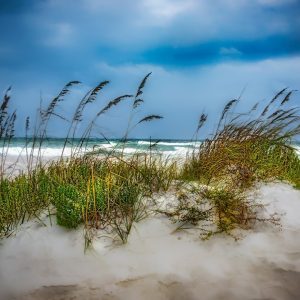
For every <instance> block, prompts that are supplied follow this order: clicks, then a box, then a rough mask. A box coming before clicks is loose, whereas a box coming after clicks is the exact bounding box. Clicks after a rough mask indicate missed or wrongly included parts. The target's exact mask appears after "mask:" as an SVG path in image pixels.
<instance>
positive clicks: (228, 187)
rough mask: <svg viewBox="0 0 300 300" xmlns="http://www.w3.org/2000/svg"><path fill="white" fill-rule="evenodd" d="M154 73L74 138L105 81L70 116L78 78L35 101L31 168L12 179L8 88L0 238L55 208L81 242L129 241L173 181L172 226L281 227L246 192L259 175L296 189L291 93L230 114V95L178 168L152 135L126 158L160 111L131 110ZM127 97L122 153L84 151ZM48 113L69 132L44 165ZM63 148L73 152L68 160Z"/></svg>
mask: <svg viewBox="0 0 300 300" xmlns="http://www.w3.org/2000/svg"><path fill="white" fill-rule="evenodd" d="M150 74H151V73H149V74H147V75H146V76H145V77H144V78H143V80H142V81H141V83H140V84H139V86H138V88H137V91H136V92H135V93H134V94H133V95H128V94H125V95H122V96H119V97H116V98H114V99H112V100H110V101H108V102H107V103H106V104H105V105H103V106H102V107H101V108H100V109H98V110H97V111H96V113H95V115H94V116H93V117H92V118H91V120H90V121H89V122H88V124H87V125H86V127H85V129H84V130H83V134H82V136H81V138H80V139H76V137H77V136H78V128H79V127H80V126H79V125H80V124H81V122H82V121H83V119H84V110H85V108H86V107H87V106H88V105H92V104H93V103H95V102H96V101H97V96H98V94H99V93H100V92H102V90H103V89H104V88H105V87H106V86H107V85H108V83H109V82H108V81H102V82H100V83H99V84H98V85H97V86H96V87H95V88H93V89H91V90H89V91H88V92H87V93H86V94H85V95H84V96H83V97H82V98H81V99H80V100H79V102H78V105H77V107H76V108H75V111H74V112H73V114H72V115H71V119H70V120H68V119H67V118H66V117H65V116H62V115H60V114H59V113H58V110H57V108H58V106H59V105H60V104H61V103H62V102H63V101H65V99H66V98H65V97H66V96H67V95H68V94H69V93H70V92H71V89H72V88H73V87H74V86H76V85H78V84H80V82H78V81H71V82H69V83H67V84H66V85H65V86H64V88H63V89H62V91H61V92H60V93H58V95H57V96H56V97H54V98H53V99H52V100H51V101H50V103H49V105H48V106H47V107H46V108H44V109H43V108H42V107H40V108H39V110H38V114H37V119H36V121H35V122H34V124H33V127H32V128H31V120H30V119H29V118H27V119H26V121H25V132H26V135H25V137H26V145H25V153H26V158H27V166H26V167H27V168H26V170H25V171H24V172H23V173H21V174H19V175H17V176H9V174H8V171H7V170H6V169H5V166H6V163H5V161H6V157H7V153H8V149H9V146H10V143H11V141H12V139H13V137H14V127H15V121H16V117H17V114H16V112H15V111H14V112H10V111H9V103H10V95H9V92H10V89H9V90H8V91H7V92H6V94H5V95H4V98H3V100H2V103H1V106H0V142H1V164H0V165H1V169H0V237H2V238H3V237H7V236H10V235H11V234H12V233H13V232H14V231H15V230H16V229H17V228H18V226H19V225H20V224H22V223H23V222H25V221H27V220H30V219H32V218H35V219H39V218H40V215H41V213H42V212H47V214H48V215H49V217H50V216H52V215H53V214H55V216H56V217H55V220H56V222H57V223H58V224H59V225H61V226H64V227H67V228H70V229H72V228H77V227H79V226H82V227H83V228H84V232H85V242H86V245H85V246H86V247H88V246H89V245H90V244H91V242H92V239H93V237H94V235H98V234H99V230H101V232H105V231H106V232H108V233H109V234H110V236H112V237H113V238H114V239H116V240H119V241H121V242H123V243H126V241H127V238H128V235H129V234H130V232H131V230H132V228H133V227H134V224H135V223H136V222H138V221H140V220H142V219H144V218H145V217H147V216H148V214H149V213H150V211H151V209H152V208H151V209H150V206H152V204H153V203H152V202H151V197H153V196H154V195H155V194H156V193H159V192H166V191H174V187H176V188H177V190H178V191H177V196H178V197H177V198H178V202H177V204H176V205H175V206H173V208H172V209H170V210H167V211H160V212H163V213H164V214H166V215H167V216H168V217H169V218H170V219H171V220H172V221H173V222H175V223H177V224H178V229H186V228H191V227H192V228H195V227H199V226H200V229H201V232H202V237H204V238H208V237H210V236H211V235H214V234H217V233H226V234H229V235H231V236H234V235H233V232H234V231H235V229H239V228H242V229H247V228H251V226H252V225H253V224H254V223H255V222H256V221H264V222H265V221H269V222H272V223H273V224H278V222H279V219H278V218H277V217H276V216H270V217H268V218H263V219H261V218H259V217H258V210H259V206H258V205H257V204H256V203H255V202H253V201H250V200H249V199H248V197H247V190H248V189H249V188H250V187H252V186H254V184H255V183H256V182H258V181H262V180H263V181H269V180H285V181H288V182H290V183H292V184H294V185H295V186H300V160H299V157H298V156H297V154H296V152H295V150H294V149H293V147H292V144H291V143H292V140H293V139H295V138H296V137H297V136H298V135H299V134H300V117H299V111H298V108H286V106H287V103H288V102H289V101H290V98H291V96H292V93H293V91H288V90H287V89H283V90H281V91H280V92H279V93H277V94H276V95H275V96H274V97H273V98H272V99H271V100H270V102H269V103H268V104H267V105H265V106H264V107H263V108H262V109H261V110H258V108H259V105H260V104H256V105H255V106H254V107H253V108H252V109H251V111H249V112H248V113H246V114H245V113H234V111H233V108H234V107H235V106H236V105H237V104H238V103H239V101H240V100H239V99H233V100H231V101H229V102H228V103H227V104H226V105H225V107H224V109H223V111H222V113H221V117H220V119H219V121H218V123H217V129H216V131H215V132H214V133H213V134H212V135H211V136H208V137H207V138H206V139H205V140H204V141H203V142H202V143H201V145H200V147H199V149H196V150H195V151H193V152H192V153H190V154H189V155H188V156H187V158H186V160H185V161H184V163H183V165H180V166H179V165H178V164H177V163H176V161H174V160H167V159H164V158H162V157H161V156H157V155H153V152H152V149H153V148H154V147H155V145H156V144H157V143H158V141H156V142H153V143H152V141H151V140H150V147H149V152H148V153H144V154H134V155H131V156H126V155H125V152H124V149H125V147H126V143H127V140H128V136H129V135H130V134H131V132H132V130H134V129H135V128H136V127H137V126H138V125H139V124H141V123H144V122H151V121H154V120H159V119H161V118H162V117H161V116H160V115H156V114H149V115H144V116H142V117H140V116H139V112H138V110H137V108H138V107H140V106H142V105H143V103H144V100H143V98H142V95H143V89H144V87H145V84H146V83H147V80H148V78H149V76H150ZM123 101H127V103H128V105H129V106H130V115H129V120H128V125H127V127H126V128H125V132H124V135H123V137H121V139H120V140H119V144H118V145H117V146H118V147H119V146H121V149H122V151H119V152H118V151H116V149H110V150H109V151H103V149H101V148H100V149H99V148H95V149H94V150H93V151H87V144H88V142H89V139H90V137H91V136H92V134H93V130H94V128H95V127H96V126H97V121H98V119H99V118H101V117H102V116H103V115H104V114H106V113H107V111H109V110H111V109H113V108H114V107H116V106H118V105H119V103H121V102H123ZM52 118H59V119H61V120H63V121H64V122H66V124H68V125H67V134H66V138H65V141H64V146H63V150H62V154H61V157H60V159H58V160H55V161H50V162H48V163H47V164H45V162H44V158H43V156H42V148H43V145H44V143H45V142H46V140H47V135H48V134H47V132H48V125H49V123H50V121H51V119H52ZM207 118H208V116H207V115H206V114H202V115H201V116H200V119H199V123H198V126H197V130H196V133H195V136H194V137H198V136H199V133H201V131H202V130H203V126H204V125H205V123H206V121H207ZM101 137H102V138H103V137H104V138H106V137H105V136H104V135H103V134H101ZM107 141H109V140H108V139H107ZM120 144H121V145H120ZM69 145H71V146H72V151H71V155H70V156H69V157H68V158H65V157H64V152H65V149H66V147H67V146H69ZM119 148H120V147H119ZM171 187H172V189H170V188H171Z"/></svg>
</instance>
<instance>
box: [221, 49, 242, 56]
mask: <svg viewBox="0 0 300 300" xmlns="http://www.w3.org/2000/svg"><path fill="white" fill-rule="evenodd" d="M220 54H221V55H229V56H230V55H241V54H242V52H241V51H239V50H238V49H236V48H234V47H230V48H226V47H221V48H220Z"/></svg>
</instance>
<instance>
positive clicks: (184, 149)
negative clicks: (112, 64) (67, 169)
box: [8, 138, 300, 156]
mask: <svg viewBox="0 0 300 300" xmlns="http://www.w3.org/2000/svg"><path fill="white" fill-rule="evenodd" d="M64 142H65V140H64V139H59V138H48V139H46V140H44V141H43V144H42V155H44V156H60V155H61V154H62V149H63V146H64ZM73 142H74V143H73V145H76V144H78V142H79V139H75V140H74V141H73ZM200 144H201V141H190V140H171V139H162V140H151V141H150V140H145V139H130V140H128V141H127V142H126V143H125V144H124V143H123V142H122V141H121V140H117V139H114V140H109V141H108V140H105V139H89V140H88V142H85V144H84V147H83V150H82V151H83V152H86V151H93V150H100V151H111V150H114V151H123V152H124V153H126V154H132V153H136V152H148V151H150V149H151V151H153V152H160V153H162V154H165V155H175V156H185V155H186V154H187V153H188V152H190V151H192V150H193V149H197V147H199V145H200ZM25 145H26V140H25V138H14V139H13V140H12V142H11V144H10V147H9V149H8V154H9V155H23V154H24V155H25V154H26V150H25ZM150 145H151V147H150ZM293 145H294V146H295V147H296V148H297V150H298V152H299V154H300V142H294V144H293ZM72 148H73V149H74V147H72V145H71V144H70V143H68V144H67V145H66V148H65V150H64V156H68V155H70V154H71V151H72ZM30 150H31V145H30V143H28V145H27V151H30ZM36 150H37V149H36Z"/></svg>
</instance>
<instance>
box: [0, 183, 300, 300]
mask: <svg viewBox="0 0 300 300" xmlns="http://www.w3.org/2000/svg"><path fill="white" fill-rule="evenodd" d="M170 197H171V196H170V195H162V196H161V199H160V200H161V201H162V202H163V201H164V200H168V201H170V200H171V199H170ZM256 197H257V201H259V202H261V203H264V204H267V206H266V211H265V212H264V213H265V214H270V213H272V212H278V213H280V214H281V224H282V227H281V228H278V227H274V226H273V225H271V224H257V225H256V226H255V227H254V229H253V230H249V231H245V232H241V234H243V236H244V237H243V239H241V240H239V241H235V240H233V239H232V238H230V237H228V236H223V235H218V236H214V237H212V238H211V239H210V240H208V241H202V240H201V239H200V238H199V232H197V231H196V230H195V231H187V232H178V233H172V232H173V230H174V224H172V223H171V222H170V221H169V220H168V219H167V218H165V217H163V216H152V217H150V218H148V219H145V220H143V221H142V222H140V223H138V224H136V225H135V228H134V229H133V231H132V233H131V234H130V236H129V240H128V243H127V244H126V245H122V246H117V245H114V244H112V243H111V241H110V239H108V238H105V237H99V238H97V239H96V240H95V241H94V243H93V249H91V250H89V251H88V252H86V253H84V240H83V232H82V229H80V230H73V231H68V230H65V229H63V228H60V227H58V226H56V225H53V226H50V225H49V219H45V220H44V221H45V223H47V224H48V226H44V225H42V224H41V223H38V222H37V221H31V222H28V223H26V224H24V225H23V226H22V227H21V228H20V230H19V231H18V232H17V233H16V234H15V235H14V236H12V237H10V238H8V239H5V240H3V241H2V242H1V243H2V244H1V245H0V299H1V300H2V299H5V300H6V299H18V300H19V299H21V300H22V299H26V300H29V299H31V300H32V299H34V300H37V299H39V300H40V299H51V300H53V299H125V300H126V299H149V300H150V299H151V300H152V299H158V300H160V299H205V300H209V299H230V300H235V299H239V300H241V299H257V300H258V299H278V300H286V299H300V217H299V214H300V191H297V190H295V189H293V188H292V187H291V186H289V185H287V184H283V183H273V184H264V185H261V186H260V187H258V191H257V194H256ZM166 198H168V199H166Z"/></svg>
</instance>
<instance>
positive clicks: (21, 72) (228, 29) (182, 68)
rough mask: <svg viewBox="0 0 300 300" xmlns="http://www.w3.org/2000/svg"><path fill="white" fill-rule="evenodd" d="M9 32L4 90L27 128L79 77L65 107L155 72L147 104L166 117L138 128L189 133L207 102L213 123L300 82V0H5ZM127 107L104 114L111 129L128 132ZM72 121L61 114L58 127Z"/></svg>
mask: <svg viewBox="0 0 300 300" xmlns="http://www.w3.org/2000/svg"><path fill="white" fill-rule="evenodd" d="M0 32H1V33H0V34H1V35H0V36H1V40H0V41H1V42H0V79H1V80H0V89H1V92H4V91H5V89H6V88H7V87H8V86H9V85H12V86H13V92H12V99H13V103H14V106H15V107H16V108H17V110H18V113H19V123H18V131H17V133H18V134H19V135H21V134H22V129H21V128H22V127H23V123H22V122H21V120H22V118H25V116H26V115H32V114H33V112H34V111H35V108H36V107H37V106H38V105H39V103H40V100H41V99H42V100H43V103H46V102H47V101H49V100H51V97H53V96H55V95H56V94H57V93H58V92H59V90H60V88H62V87H63V85H64V84H65V83H66V82H68V81H70V80H79V81H81V82H82V85H81V86H80V87H77V88H76V89H75V90H74V91H73V93H72V95H71V96H70V97H69V98H68V99H66V101H65V103H64V104H63V105H62V106H61V107H60V108H59V109H60V110H61V112H62V113H65V114H66V115H68V114H69V113H70V112H71V110H72V109H73V108H74V107H75V103H76V101H78V99H79V97H80V95H82V93H83V91H85V90H86V89H88V88H91V87H93V86H95V85H96V84H97V83H99V82H100V81H102V80H106V79H108V80H110V84H109V85H108V86H107V87H105V89H104V90H103V93H102V94H101V95H99V98H98V99H97V103H95V105H94V106H93V107H91V108H90V109H89V110H88V111H87V112H86V117H87V118H89V117H91V116H92V115H93V113H95V111H96V110H99V108H101V107H102V106H103V105H105V104H106V103H107V102H108V101H109V100H111V99H112V98H113V97H115V96H118V95H121V94H128V93H134V91H135V89H136V87H137V86H138V84H139V81H140V80H141V79H142V78H143V76H144V75H146V74H147V73H148V72H152V75H151V77H150V80H149V82H148V84H147V86H146V88H145V93H144V100H145V104H144V106H143V107H142V111H141V112H140V113H141V116H143V114H147V113H155V114H160V115H163V116H164V119H163V120H161V121H157V122H156V123H155V124H154V123H153V124H144V125H142V126H140V127H139V128H136V130H135V132H133V133H132V136H135V137H149V136H150V135H151V136H153V137H160V138H187V139H188V138H190V137H191V136H192V134H193V132H194V129H195V127H196V124H197V120H198V117H199V115H200V114H201V113H202V112H203V111H205V112H207V113H208V114H209V120H210V122H209V124H208V125H207V128H206V129H207V130H209V129H211V128H213V126H214V124H215V123H216V122H217V121H216V120H217V117H218V115H219V114H220V111H221V110H222V106H223V105H224V103H226V102H227V101H228V100H230V99H232V98H236V97H238V96H239V95H240V94H241V93H242V101H241V104H240V109H241V110H246V109H247V108H248V107H250V106H251V105H253V104H254V103H255V102H257V101H260V100H261V101H267V100H268V99H270V98H271V97H272V95H273V94H274V93H275V92H276V91H278V90H280V89H282V88H283V87H286V86H288V87H290V88H292V89H299V88H300V1H299V0H251V1H249V0H214V1H212V0H139V1H134V0H76V1H74V0H0ZM297 100H299V95H296V97H294V99H293V101H294V102H293V103H294V104H295V103H296V102H297ZM127 113H128V111H127V106H126V104H125V103H124V104H123V106H121V107H120V109H119V110H113V111H111V112H109V113H108V114H107V116H105V118H104V119H103V120H102V121H101V120H100V121H99V122H100V123H101V122H102V124H100V125H101V126H102V127H103V131H104V132H105V134H107V135H111V136H115V137H116V136H119V135H121V134H122V129H121V128H124V124H125V123H126V120H127ZM64 126H65V125H63V124H61V123H60V122H59V121H58V120H57V121H55V122H53V123H52V124H51V130H50V134H51V135H56V136H61V135H63V128H64Z"/></svg>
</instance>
